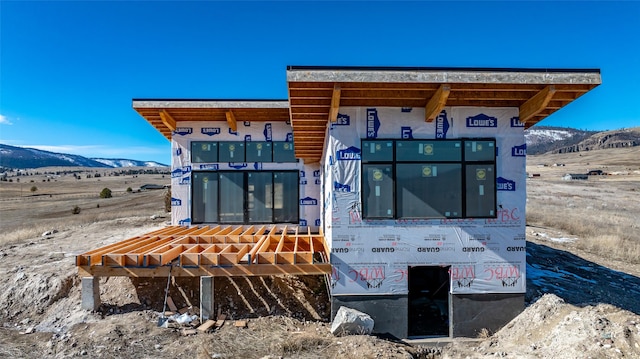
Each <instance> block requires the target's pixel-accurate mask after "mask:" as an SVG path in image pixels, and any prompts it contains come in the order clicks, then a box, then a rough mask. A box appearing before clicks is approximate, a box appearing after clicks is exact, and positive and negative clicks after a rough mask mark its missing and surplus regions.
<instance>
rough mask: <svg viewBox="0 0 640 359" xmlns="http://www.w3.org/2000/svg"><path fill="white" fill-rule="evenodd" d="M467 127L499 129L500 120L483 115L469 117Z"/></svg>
mask: <svg viewBox="0 0 640 359" xmlns="http://www.w3.org/2000/svg"><path fill="white" fill-rule="evenodd" d="M467 127H498V119H497V118H495V117H491V116H487V115H485V114H484V113H481V114H478V115H475V116H471V117H467Z"/></svg>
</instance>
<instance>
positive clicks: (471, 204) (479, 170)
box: [465, 165, 496, 218]
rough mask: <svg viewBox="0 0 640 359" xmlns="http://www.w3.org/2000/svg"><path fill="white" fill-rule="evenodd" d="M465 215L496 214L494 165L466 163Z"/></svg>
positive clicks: (486, 215) (485, 215)
mask: <svg viewBox="0 0 640 359" xmlns="http://www.w3.org/2000/svg"><path fill="white" fill-rule="evenodd" d="M466 168H467V173H466V180H467V181H466V186H467V188H465V190H466V194H467V200H466V202H467V213H466V216H467V217H480V218H482V217H495V216H496V175H495V166H494V165H467V167H466Z"/></svg>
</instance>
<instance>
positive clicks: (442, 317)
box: [408, 266, 450, 337]
mask: <svg viewBox="0 0 640 359" xmlns="http://www.w3.org/2000/svg"><path fill="white" fill-rule="evenodd" d="M449 268H450V267H448V266H446V267H441V266H420V267H409V332H408V334H409V337H430V336H449V288H450V283H449V281H450V279H449Z"/></svg>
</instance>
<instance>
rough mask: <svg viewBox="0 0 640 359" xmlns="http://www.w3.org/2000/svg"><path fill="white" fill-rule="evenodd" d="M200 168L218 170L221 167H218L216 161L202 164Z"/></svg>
mask: <svg viewBox="0 0 640 359" xmlns="http://www.w3.org/2000/svg"><path fill="white" fill-rule="evenodd" d="M200 169H201V170H214V171H217V170H218V169H219V168H218V164H217V163H214V164H208V165H200Z"/></svg>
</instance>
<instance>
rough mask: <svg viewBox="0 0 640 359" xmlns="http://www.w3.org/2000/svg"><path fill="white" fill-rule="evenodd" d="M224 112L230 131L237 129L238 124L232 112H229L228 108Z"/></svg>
mask: <svg viewBox="0 0 640 359" xmlns="http://www.w3.org/2000/svg"><path fill="white" fill-rule="evenodd" d="M224 114H225V116H227V123H228V124H229V128H230V129H231V131H233V132H236V131H238V124H237V122H236V116H234V115H233V112H231V110H228V111H227V112H225V113H224Z"/></svg>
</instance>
